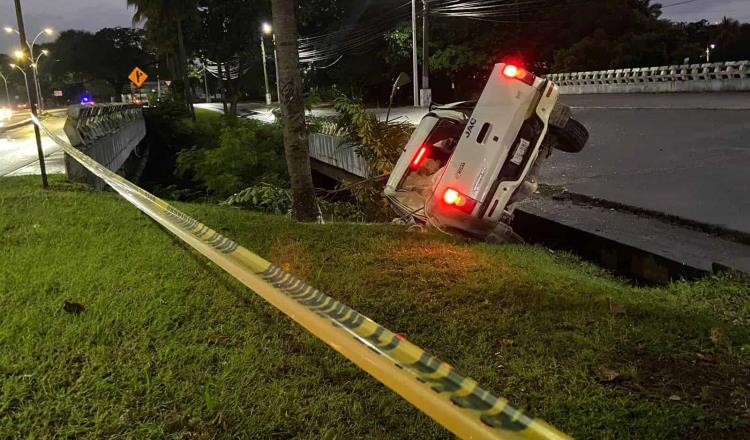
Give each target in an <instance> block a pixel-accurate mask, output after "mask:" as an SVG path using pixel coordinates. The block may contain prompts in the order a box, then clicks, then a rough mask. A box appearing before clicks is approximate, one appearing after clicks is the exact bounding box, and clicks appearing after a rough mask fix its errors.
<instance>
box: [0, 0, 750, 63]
mask: <svg viewBox="0 0 750 440" xmlns="http://www.w3.org/2000/svg"><path fill="white" fill-rule="evenodd" d="M682 1H684V0H682ZM678 2H680V0H662V3H663V4H664V5H669V4H672V3H678ZM22 5H23V9H24V17H25V20H26V29H27V33H29V34H31V37H30V38H33V36H34V35H36V33H37V32H39V30H41V29H42V27H45V26H51V27H52V28H54V29H55V30H65V29H86V30H92V31H95V30H98V29H101V28H103V27H113V26H131V19H132V10H128V8H127V7H126V1H125V0H22ZM0 11H2V13H1V14H0V26H8V25H11V26H13V27H15V25H16V20H15V13H14V9H13V0H0ZM664 13H665V14H664V16H665V17H666V18H670V19H673V20H679V21H696V20H700V19H703V18H705V19H707V20H709V21H712V22H713V21H719V20H721V19H722V17H724V16H729V17H733V18H736V19H738V20H740V21H745V22H747V21H750V0H695V1H692V2H690V3H687V4H683V5H678V6H673V7H668V8H666V9H665V10H664ZM17 46H18V39H17V38H11V37H9V36H7V35H5V34H4V33H1V34H0V51H3V52H9V51H10V50H11V48H13V47H17Z"/></svg>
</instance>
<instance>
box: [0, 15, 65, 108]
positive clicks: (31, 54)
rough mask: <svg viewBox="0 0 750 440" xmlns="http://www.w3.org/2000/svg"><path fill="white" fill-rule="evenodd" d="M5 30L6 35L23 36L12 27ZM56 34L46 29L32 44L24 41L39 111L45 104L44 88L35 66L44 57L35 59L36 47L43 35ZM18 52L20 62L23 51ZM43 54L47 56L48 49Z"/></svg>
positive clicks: (50, 29)
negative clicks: (42, 92)
mask: <svg viewBox="0 0 750 440" xmlns="http://www.w3.org/2000/svg"><path fill="white" fill-rule="evenodd" d="M4 29H5V33H6V34H11V33H15V34H17V35H21V33H20V32H18V30H17V29H15V28H12V27H10V26H5V28H4ZM54 33H55V31H54V30H53V29H52V28H44V29H42V30H41V31H39V33H38V34H36V36H35V37H34V39H33V40H32V41H31V43H29V42H28V41H24V43H26V46H28V48H29V60H30V61H31V63H32V71H31V77H32V80H33V81H34V90H36V97H37V105H38V107H39V111H42V110H43V104H44V102H43V99H42V95H41V91H42V87H41V86H40V85H39V77H38V75H37V67H36V66H35V65H37V64H38V61H39V58H40V57H41V56H42V55H39V56H37V57H34V47H36V40H38V39H39V37H41V36H42V35H47V36H52V35H53V34H54ZM18 52H20V53H21V56H20V57H19V56H18V55H16V59H18V60H19V61H20V60H22V59H23V51H16V53H18ZM42 54H43V55H46V54H47V53H46V49H45V50H42Z"/></svg>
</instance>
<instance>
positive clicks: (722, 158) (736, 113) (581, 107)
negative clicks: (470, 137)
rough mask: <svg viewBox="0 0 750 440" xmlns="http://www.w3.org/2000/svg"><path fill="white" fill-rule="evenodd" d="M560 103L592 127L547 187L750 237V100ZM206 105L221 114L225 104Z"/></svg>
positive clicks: (583, 98)
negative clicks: (580, 149)
mask: <svg viewBox="0 0 750 440" xmlns="http://www.w3.org/2000/svg"><path fill="white" fill-rule="evenodd" d="M562 100H563V102H565V103H567V104H568V105H570V106H571V107H573V113H574V117H576V118H578V119H579V120H580V121H581V122H583V123H584V125H586V126H587V127H588V128H589V131H590V132H591V139H590V142H589V145H588V146H587V147H586V149H585V150H584V151H583V152H581V153H579V154H566V153H561V152H558V153H556V154H555V156H554V157H553V160H549V161H547V162H546V163H545V167H544V169H545V170H544V172H543V174H542V176H541V180H542V182H543V183H547V184H551V185H555V186H563V187H565V188H567V189H568V190H569V191H571V192H575V193H580V194H583V195H587V196H591V197H597V198H601V199H605V200H610V201H613V202H618V203H623V204H626V205H631V206H634V207H637V208H643V209H648V210H654V211H658V212H663V213H666V214H670V215H675V216H679V217H683V218H686V219H689V220H693V221H698V222H701V223H707V224H712V225H719V226H723V227H726V228H729V229H735V230H739V231H742V232H746V233H750V196H748V193H749V192H750V93H668V94H618V95H566V96H563V98H562ZM205 106H206V107H210V108H212V109H215V110H218V111H220V109H221V104H207V105H205ZM240 109H241V111H242V110H245V111H246V114H247V117H249V118H253V119H258V120H262V121H266V122H272V121H273V120H274V117H273V115H272V114H271V113H270V111H269V110H267V109H264V108H262V106H257V105H256V106H242V105H241V106H240ZM375 111H376V112H377V113H379V114H380V115H381V116H382V115H384V114H385V110H383V109H377V110H375ZM331 113H332V112H331V110H313V112H312V114H313V115H316V116H323V115H329V114H331ZM424 114H425V110H424V109H414V108H411V107H405V108H396V109H394V110H393V112H392V118H400V119H401V120H406V121H410V122H413V123H417V122H418V121H419V119H420V118H421V117H422V116H423V115H424Z"/></svg>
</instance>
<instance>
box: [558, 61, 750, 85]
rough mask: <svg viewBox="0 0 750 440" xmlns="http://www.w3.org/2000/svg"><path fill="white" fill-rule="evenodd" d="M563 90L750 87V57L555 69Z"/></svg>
mask: <svg viewBox="0 0 750 440" xmlns="http://www.w3.org/2000/svg"><path fill="white" fill-rule="evenodd" d="M547 78H548V79H550V80H552V81H553V82H555V83H557V84H558V85H560V86H561V87H562V91H563V93H566V92H569V93H576V92H589V93H596V92H597V91H599V92H600V93H603V92H606V91H620V92H641V91H645V92H648V91H657V92H667V91H727V90H731V91H738V90H750V61H728V62H724V63H706V64H683V65H672V66H658V67H636V68H628V69H610V70H598V71H591V72H571V73H553V74H550V75H547Z"/></svg>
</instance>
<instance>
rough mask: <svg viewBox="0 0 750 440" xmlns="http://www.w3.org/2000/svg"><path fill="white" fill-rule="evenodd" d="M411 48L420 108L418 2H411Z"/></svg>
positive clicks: (414, 84) (417, 99)
mask: <svg viewBox="0 0 750 440" xmlns="http://www.w3.org/2000/svg"><path fill="white" fill-rule="evenodd" d="M411 47H412V54H411V61H412V65H413V71H412V84H413V86H414V87H413V90H414V107H419V60H418V59H417V0H411Z"/></svg>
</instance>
